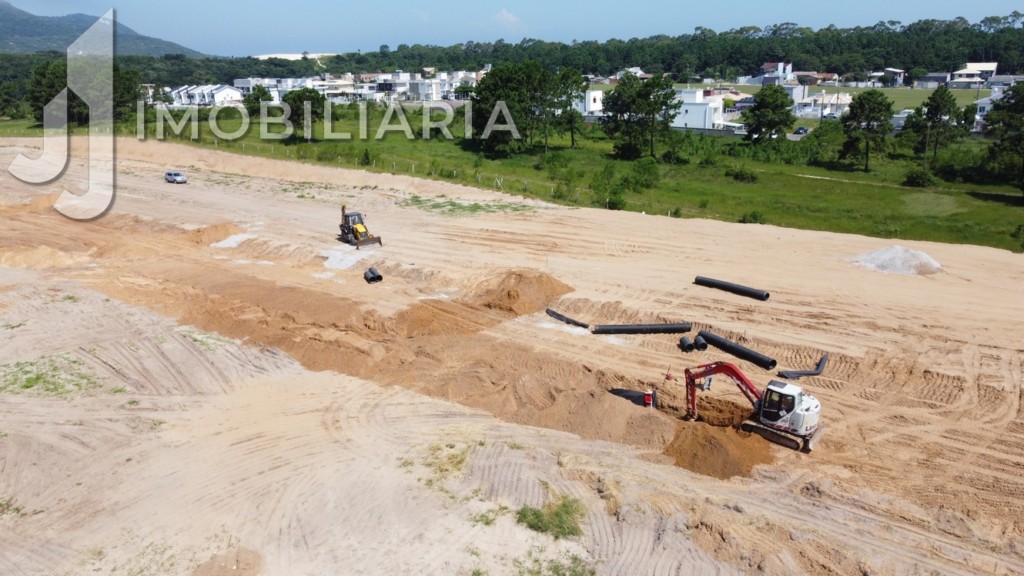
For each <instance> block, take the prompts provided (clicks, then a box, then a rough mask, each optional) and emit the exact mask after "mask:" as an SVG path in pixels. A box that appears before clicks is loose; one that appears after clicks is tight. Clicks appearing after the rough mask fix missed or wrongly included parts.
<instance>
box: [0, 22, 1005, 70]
mask: <svg viewBox="0 0 1024 576" xmlns="http://www.w3.org/2000/svg"><path fill="white" fill-rule="evenodd" d="M1022 25H1024V14H1022V13H1020V12H1017V11H1014V12H1013V13H1012V14H1010V15H1009V16H990V17H988V18H984V19H982V21H981V22H978V23H975V24H972V23H970V22H968V21H967V20H965V19H962V18H961V19H956V20H920V21H918V22H914V23H912V24H907V25H903V24H901V23H899V22H879V23H878V24H875V25H874V26H868V27H855V28H837V27H835V26H829V27H827V28H822V29H820V30H812V29H811V28H806V27H801V26H798V25H796V24H793V23H789V22H787V23H783V24H776V25H772V26H768V27H766V28H759V27H756V26H746V27H742V28H737V29H733V30H728V31H725V32H715V31H714V30H710V29H708V28H703V27H698V28H697V29H696V30H694V32H693V33H692V34H683V35H679V36H667V35H661V36H652V37H650V38H633V39H630V40H619V39H612V40H608V41H607V42H597V41H583V42H576V41H573V42H572V43H569V44H566V43H562V42H544V41H541V40H534V39H524V40H522V41H520V42H518V43H515V44H511V43H507V42H505V41H504V40H497V41H494V42H473V41H469V42H465V43H462V44H455V45H453V46H447V47H441V46H424V45H420V44H414V45H411V46H409V45H406V44H401V45H399V46H398V47H397V48H395V49H394V50H392V49H391V48H390V47H388V46H381V47H380V49H379V50H376V51H370V52H358V53H348V54H342V55H337V56H329V57H325V58H322V59H319V60H316V59H312V58H307V59H303V60H296V61H290V60H281V59H269V60H258V59H255V58H189V57H186V56H184V55H177V54H168V55H165V56H162V57H151V56H124V57H119V58H118V61H119V62H120V64H121V65H122V66H123V67H124V68H125V69H127V70H134V71H137V72H138V73H139V80H140V81H141V82H144V83H151V84H158V85H162V86H179V85H183V84H209V83H231V81H232V80H234V79H235V78H245V77H272V78H280V77H301V76H309V75H313V74H316V73H321V72H330V73H333V74H341V73H345V72H354V73H358V72H391V71H394V70H407V71H415V70H419V69H421V68H423V67H427V66H431V67H436V68H437V69H439V70H478V69H480V68H482V67H483V66H484V65H485V64H494V65H497V64H503V63H520V62H526V61H534V62H537V63H539V64H540V65H541V66H542V67H544V68H546V69H559V68H575V69H577V70H580V71H582V72H583V73H584V74H595V75H609V74H612V73H614V72H615V71H617V70H620V69H622V68H626V67H631V66H639V67H641V68H643V69H644V70H645V71H648V72H652V73H661V72H668V73H672V74H673V75H675V79H676V80H677V81H686V80H688V79H689V78H691V77H714V78H723V79H732V78H733V77H735V76H740V75H746V74H756V73H757V72H758V70H759V68H760V66H761V65H762V64H763V63H765V62H777V61H786V62H792V63H793V68H794V70H809V71H819V72H836V73H839V74H843V75H854V76H856V75H862V74H864V73H866V72H868V71H877V70H881V69H882V68H885V67H896V68H901V69H903V70H906V71H908V72H910V73H911V76H914V75H919V74H923V73H925V72H952V71H954V70H957V69H959V68H960V67H962V66H963V65H964V64H965V63H966V62H998V63H999V73H1000V74H1024V27H1022ZM60 57H63V54H62V53H58V52H50V53H38V54H5V55H4V56H3V58H0V84H3V83H5V82H12V83H15V84H16V85H23V84H24V82H25V81H26V80H27V79H28V78H29V76H30V74H31V71H32V70H33V69H34V68H35V67H37V66H38V65H39V64H40V63H43V62H49V61H50V60H53V59H55V58H60Z"/></svg>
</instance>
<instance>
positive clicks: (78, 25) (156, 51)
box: [0, 0, 202, 56]
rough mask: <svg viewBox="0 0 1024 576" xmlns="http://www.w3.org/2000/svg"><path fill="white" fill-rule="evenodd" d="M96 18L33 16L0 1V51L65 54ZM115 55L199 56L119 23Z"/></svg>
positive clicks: (79, 15) (194, 52)
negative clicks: (55, 52) (56, 52)
mask: <svg viewBox="0 0 1024 576" xmlns="http://www.w3.org/2000/svg"><path fill="white" fill-rule="evenodd" d="M98 17H99V16H87V15H85V14H71V15H69V16H36V15H35V14H30V13H28V12H25V11H24V10H19V9H18V8H15V7H14V6H11V5H10V4H8V3H7V2H5V1H4V0H0V52H5V53H31V52H42V51H51V50H52V51H58V52H64V51H65V50H66V49H67V47H68V46H69V45H70V44H71V43H72V42H74V41H75V40H76V39H77V38H78V37H79V36H80V35H81V34H82V32H85V31H86V30H87V29H88V28H89V27H90V26H92V25H93V24H94V23H95V22H96V20H97V18H98ZM116 50H117V53H118V54H123V55H127V54H135V55H147V56H162V55H164V54H185V55H188V56H202V54H200V53H199V52H196V51H195V50H191V49H189V48H185V47H184V46H182V45H180V44H175V43H174V42H168V41H166V40H160V39H159V38H152V37H149V36H143V35H142V34H139V33H138V32H136V31H134V30H132V29H131V28H128V27H127V26H124V25H123V24H120V23H118V25H117V44H116Z"/></svg>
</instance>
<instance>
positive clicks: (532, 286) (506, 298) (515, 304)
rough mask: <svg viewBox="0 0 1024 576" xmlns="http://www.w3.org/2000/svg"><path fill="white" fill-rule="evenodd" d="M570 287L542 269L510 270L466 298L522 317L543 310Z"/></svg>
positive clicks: (492, 308)
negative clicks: (541, 270) (540, 270)
mask: <svg viewBox="0 0 1024 576" xmlns="http://www.w3.org/2000/svg"><path fill="white" fill-rule="evenodd" d="M572 290H573V289H572V287H571V286H567V285H566V284H564V283H562V282H559V281H558V280H556V279H554V278H552V277H551V276H550V275H549V274H545V273H544V272H538V271H535V270H512V271H510V272H507V273H506V274H504V275H503V276H501V277H500V278H499V279H497V281H493V280H492V281H488V282H484V283H483V284H481V285H480V286H478V287H477V289H476V290H474V295H473V296H471V297H470V298H469V299H468V301H470V302H472V303H473V304H475V305H477V306H482V307H484V308H489V309H491V310H500V311H502V312H511V313H512V314H515V315H516V316H523V315H525V314H533V313H534V312H540V311H541V310H544V308H546V307H547V306H548V305H549V304H551V302H553V301H555V300H556V299H557V298H558V297H559V296H562V295H563V294H568V293H569V292H572Z"/></svg>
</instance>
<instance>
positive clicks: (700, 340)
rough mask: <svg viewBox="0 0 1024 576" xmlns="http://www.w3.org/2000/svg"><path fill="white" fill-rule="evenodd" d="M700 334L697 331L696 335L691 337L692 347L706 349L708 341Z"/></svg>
mask: <svg viewBox="0 0 1024 576" xmlns="http://www.w3.org/2000/svg"><path fill="white" fill-rule="evenodd" d="M700 334H701V333H700V332H698V333H697V337H696V338H694V339H693V347H694V348H696V349H697V350H707V349H708V343H707V342H706V341H705V340H704V337H703V336H701V335H700Z"/></svg>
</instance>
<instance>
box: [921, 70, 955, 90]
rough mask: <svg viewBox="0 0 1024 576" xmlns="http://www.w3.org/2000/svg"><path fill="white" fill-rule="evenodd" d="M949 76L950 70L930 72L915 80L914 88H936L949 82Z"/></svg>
mask: <svg viewBox="0 0 1024 576" xmlns="http://www.w3.org/2000/svg"><path fill="white" fill-rule="evenodd" d="M949 78H950V76H949V73H948V72H929V73H928V74H925V75H924V76H922V77H920V78H918V79H917V80H915V81H914V88H924V89H928V90H934V89H936V88H938V87H939V86H945V85H947V84H949Z"/></svg>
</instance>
